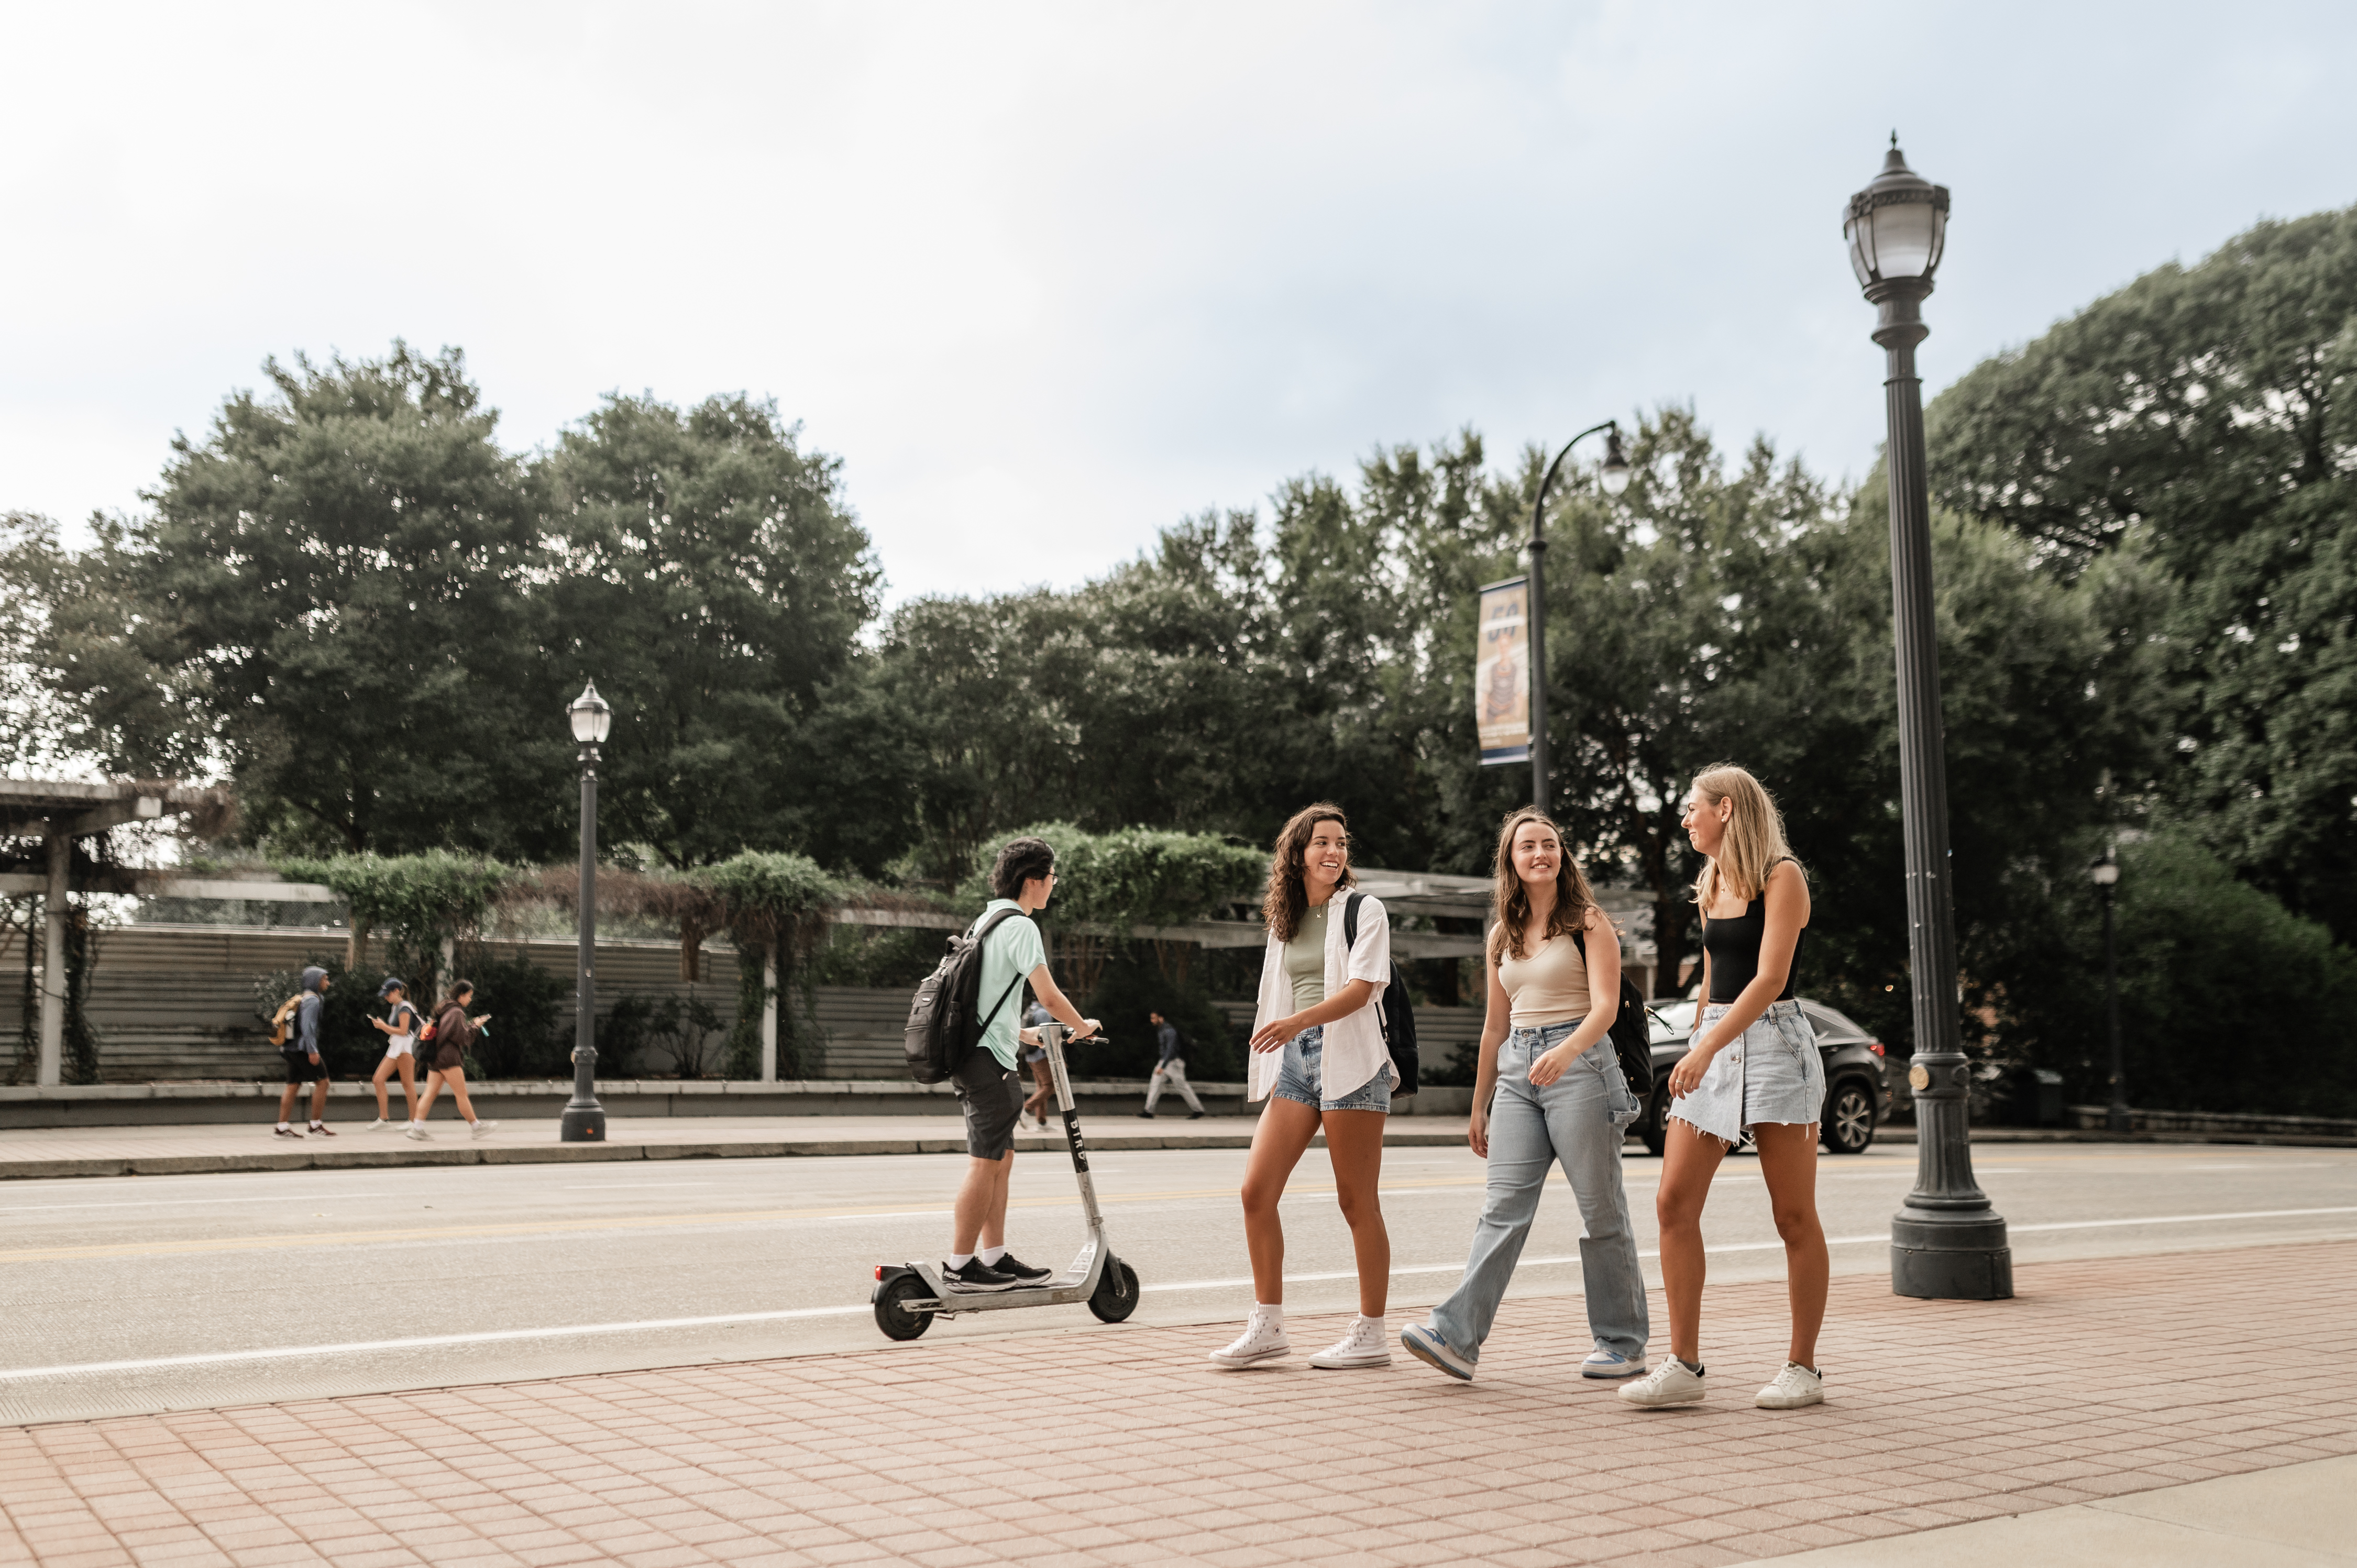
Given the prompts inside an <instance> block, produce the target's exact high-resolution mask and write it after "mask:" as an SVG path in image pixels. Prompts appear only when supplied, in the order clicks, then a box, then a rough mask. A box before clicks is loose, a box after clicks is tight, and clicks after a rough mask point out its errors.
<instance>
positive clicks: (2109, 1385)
mask: <svg viewBox="0 0 2357 1568" xmlns="http://www.w3.org/2000/svg"><path fill="white" fill-rule="evenodd" d="M2018 1275H2019V1284H2020V1288H2021V1291H2022V1295H2021V1297H2020V1298H2019V1299H2018V1300H2016V1301H2013V1302H2010V1303H2000V1304H1986V1305H1976V1304H1965V1303H1927V1302H1913V1301H1906V1300H1901V1299H1900V1298H1897V1297H1894V1296H1892V1295H1890V1294H1889V1291H1888V1288H1887V1285H1886V1284H1885V1283H1884V1282H1882V1281H1881V1280H1879V1279H1876V1278H1870V1277H1869V1278H1849V1279H1842V1278H1836V1279H1835V1281H1834V1287H1833V1311H1832V1316H1831V1317H1830V1319H1829V1328H1828V1332H1827V1335H1826V1337H1825V1343H1824V1352H1823V1356H1824V1361H1825V1364H1826V1367H1827V1370H1828V1372H1829V1373H1830V1380H1829V1386H1830V1387H1831V1389H1832V1391H1833V1394H1834V1402H1832V1403H1831V1404H1829V1405H1826V1406H1824V1407H1823V1408H1820V1409H1817V1410H1813V1411H1801V1412H1782V1413H1770V1412H1763V1411H1757V1410H1754V1409H1752V1408H1751V1407H1750V1404H1749V1399H1748V1396H1749V1393H1750V1391H1752V1390H1753V1389H1754V1388H1756V1387H1757V1386H1758V1385H1759V1384H1760V1382H1762V1381H1764V1380H1766V1378H1767V1376H1768V1374H1769V1373H1770V1372H1771V1371H1772V1370H1773V1369H1775V1368H1776V1367H1777V1366H1778V1365H1779V1364H1780V1363H1781V1354H1780V1352H1781V1348H1782V1343H1783V1301H1782V1294H1783V1293H1782V1289H1781V1286H1780V1285H1777V1284H1773V1283H1768V1284H1744V1285H1731V1286H1728V1287H1727V1288H1725V1289H1723V1290H1719V1291H1717V1292H1715V1293H1714V1294H1712V1295H1711V1296H1710V1297H1709V1299H1708V1302H1707V1304H1706V1310H1707V1311H1708V1313H1709V1314H1710V1316H1709V1318H1708V1320H1707V1321H1706V1350H1707V1356H1708V1359H1709V1361H1710V1363H1711V1366H1712V1368H1713V1370H1714V1384H1715V1387H1716V1389H1717V1392H1716V1394H1715V1396H1714V1401H1713V1402H1712V1403H1710V1404H1708V1405H1706V1406H1703V1407H1701V1408H1698V1409H1692V1408H1690V1409H1686V1410H1682V1411H1671V1412H1637V1411H1632V1410H1630V1409H1628V1408H1626V1407H1625V1406H1623V1405H1622V1404H1621V1403H1620V1402H1619V1401H1618V1400H1617V1399H1615V1398H1614V1397H1613V1394H1612V1391H1611V1389H1610V1387H1609V1385H1604V1384H1594V1383H1583V1382H1582V1381H1581V1380H1579V1379H1578V1378H1577V1377H1576V1376H1567V1375H1566V1374H1567V1372H1568V1371H1569V1369H1571V1367H1572V1366H1573V1364H1574V1361H1575V1359H1576V1356H1577V1354H1579V1353H1582V1352H1584V1351H1585V1349H1586V1348H1587V1347H1586V1344H1585V1340H1584V1337H1583V1336H1581V1335H1578V1334H1577V1333H1576V1332H1574V1333H1571V1334H1568V1335H1566V1333H1565V1332H1563V1330H1564V1329H1565V1327H1566V1312H1567V1311H1568V1312H1573V1313H1576V1312H1577V1301H1576V1300H1573V1299H1567V1298H1556V1299H1545V1300H1529V1301H1516V1302H1510V1303H1509V1304H1508V1305H1507V1307H1506V1309H1505V1311H1504V1313H1503V1314H1502V1315H1501V1318H1500V1322H1499V1327H1498V1331H1497V1334H1496V1336H1495V1337H1493V1338H1492V1340H1491V1347H1490V1351H1489V1354H1488V1356H1487V1357H1486V1358H1485V1359H1484V1362H1483V1369H1484V1370H1483V1375H1482V1377H1481V1379H1480V1380H1479V1381H1477V1382H1475V1383H1472V1384H1469V1385H1466V1384H1458V1383H1455V1382H1452V1381H1449V1380H1446V1379H1444V1378H1442V1377H1440V1376H1439V1375H1438V1374H1437V1373H1435V1372H1432V1371H1431V1370H1429V1369H1426V1368H1425V1367H1423V1366H1422V1365H1420V1364H1418V1363H1415V1362H1413V1361H1409V1360H1407V1359H1405V1358H1403V1359H1402V1360H1401V1361H1400V1363H1399V1364H1398V1365H1396V1366H1394V1367H1393V1368H1392V1369H1388V1370H1385V1371H1373V1372H1318V1371H1312V1370H1310V1369H1308V1367H1307V1366H1305V1365H1303V1364H1302V1359H1303V1358H1302V1351H1303V1350H1304V1349H1305V1348H1316V1347H1317V1346H1318V1345H1319V1344H1322V1343H1323V1342H1324V1339H1325V1338H1326V1337H1330V1336H1331V1335H1332V1334H1334V1333H1335V1332H1338V1331H1339V1329H1340V1320H1337V1319H1326V1320H1309V1319H1304V1320H1300V1321H1298V1322H1297V1323H1296V1324H1295V1325H1294V1338H1295V1343H1296V1347H1297V1355H1296V1358H1295V1359H1294V1362H1293V1364H1292V1365H1290V1366H1280V1367H1277V1368H1272V1369H1263V1370H1257V1371H1251V1372H1244V1373H1222V1372H1218V1371H1215V1370H1213V1369H1211V1368H1210V1367H1208V1366H1207V1365H1206V1364H1205V1363H1204V1362H1203V1360H1202V1359H1201V1358H1202V1354H1203V1352H1204V1350H1205V1349H1206V1348H1210V1347H1211V1345H1212V1344H1213V1343H1214V1342H1216V1341H1217V1340H1218V1339H1220V1338H1221V1337H1222V1334H1221V1333H1220V1332H1219V1331H1215V1330H1210V1329H1205V1328H1201V1327H1193V1328H1132V1329H1120V1328H1103V1327H1091V1328H1086V1329H1081V1330H1077V1331H1072V1332H1059V1333H1054V1334H1047V1335H1039V1336H1028V1337H1016V1338H1003V1337H1002V1338H994V1339H966V1340H963V1341H961V1340H959V1339H957V1338H954V1337H947V1336H944V1335H943V1334H942V1331H941V1330H936V1331H935V1332H936V1336H939V1337H933V1338H929V1339H925V1340H920V1341H918V1342H917V1343H915V1344H913V1345H909V1346H905V1347H898V1348H878V1349H877V1350H876V1351H873V1352H868V1353H862V1354H856V1355H841V1356H824V1357H810V1358H805V1359H793V1360H785V1361H775V1362H767V1363H758V1364H738V1365H731V1366H716V1367H708V1368H688V1369H678V1370H673V1371H663V1372H634V1373H628V1374H620V1375H615V1376H608V1377H592V1378H575V1379H566V1380H557V1381H550V1382H536V1383H521V1384H511V1385H504V1386H492V1387H479V1388H467V1389H453V1390H445V1391H436V1392H431V1393H425V1394H409V1395H379V1396H371V1397H368V1398H361V1399H350V1400H334V1401H323V1402H310V1403H301V1404H289V1405H284V1406H275V1407H270V1406H257V1407H249V1408H244V1409H236V1410H226V1411H219V1412H203V1413H198V1414H189V1415H174V1416H162V1417H140V1418H133V1419H121V1420H109V1421H101V1422H92V1423H71V1424H60V1425H53V1426H41V1427H32V1428H20V1429H16V1430H11V1431H6V1432H0V1477H5V1481H0V1514H5V1520H6V1523H7V1525H8V1526H9V1527H11V1529H12V1530H13V1533H11V1532H9V1531H6V1530H0V1561H6V1562H15V1561H26V1560H27V1559H29V1560H30V1561H34V1562H38V1563H47V1564H54V1565H59V1568H63V1565H66V1564H73V1565H75V1568H81V1565H84V1564H88V1565H91V1568H97V1565H100V1564H112V1563H143V1564H144V1563H159V1564H160V1563H174V1564H183V1563H186V1564H197V1563H234V1564H237V1565H238V1568H258V1565H262V1564H272V1563H321V1562H325V1563H336V1564H339V1565H346V1568H375V1565H377V1564H388V1565H389V1564H400V1563H434V1564H443V1563H453V1564H457V1563H464V1564H484V1565H489V1564H494V1563H500V1564H504V1563H531V1564H555V1563H590V1562H599V1563H602V1562H617V1563H626V1564H631V1565H634V1568H667V1565H670V1564H683V1563H707V1562H719V1563H781V1564H782V1563H796V1564H800V1563H883V1562H895V1563H920V1564H927V1565H934V1568H960V1565H963V1564H979V1563H1001V1562H1005V1563H1026V1564H1030V1565H1032V1568H1067V1565H1079V1564H1100V1563H1103V1564H1113V1563H1169V1562H1190V1563H1221V1564H1230V1565H1232V1568H1253V1565H1256V1564H1262V1563H1289V1562H1308V1561H1316V1562H1324V1563H1386V1564H1388V1563H1399V1564H1407V1563H1459V1562H1469V1561H1479V1562H1482V1563H1500V1564H1508V1565H1515V1568H1519V1565H1522V1564H1540V1563H1682V1564H1696V1565H1701V1564H1716V1563H1736V1562H1739V1561H1742V1560H1745V1559H1749V1558H1755V1557H1761V1556H1772V1555H1776V1554H1779V1553H1783V1552H1796V1551H1800V1550H1803V1549H1804V1548H1808V1547H1813V1546H1820V1545H1830V1544H1835V1543H1838V1542H1842V1541H1855V1540H1860V1539H1867V1538H1872V1537H1877V1536H1887V1535H1894V1534H1900V1533H1903V1532H1906V1531H1910V1530H1924V1529H1930V1528H1933V1527H1936V1526H1941V1525H1946V1524H1952V1523H1954V1522H1956V1521H1959V1520H1974V1519H1981V1518H1986V1517H1990V1516H1994V1515H1999V1514H2014V1513H2022V1512H2028V1511H2031V1510H2035V1509H2043V1508H2050V1507H2054V1506H2056V1505H2059V1504H2064V1503H2071V1502H2077V1501H2083V1500H2085V1499H2089V1498H2104V1497H2111V1496H2116V1495H2120V1494H2123V1493H2128V1492H2136V1491H2143V1490H2147V1489H2149V1488H2154V1487H2165V1486H2170V1485H2173V1484H2176V1483H2179V1482H2183V1481H2189V1480H2197V1479H2201V1478H2204V1477H2213V1476H2222V1475H2229V1474H2233V1473H2237V1472H2242V1471H2247V1470H2254V1469H2260V1468H2265V1467H2268V1466H2280V1465H2288V1464H2292V1463H2296V1462H2298V1461H2300V1460H2306V1459H2315V1458H2323V1457H2328V1456H2332V1455H2348V1454H2352V1453H2357V1348H2352V1337H2351V1336H2350V1334H2349V1332H2348V1326H2349V1323H2350V1321H2351V1308H2350V1305H2349V1304H2350V1302H2351V1300H2352V1295H2353V1294H2357V1243H2347V1242H2341V1243H2323V1244H2318V1245H2312V1246H2303V1247H2292V1248H2282V1249H2273V1250H2268V1251H2256V1250H2249V1251H2223V1252H2210V1253H2193V1254H2177V1255H2166V1256H2158V1257H2141V1258H2133V1259H2115V1260H2102V1261H2095V1262H2069V1263H2040V1264H2027V1265H2023V1266H2021V1267H2020V1268H2019V1270H2018ZM1659 1313H1660V1305H1659V1298H1658V1297H1656V1299H1655V1314H1656V1323H1657V1324H1658V1323H1659V1321H1660V1317H1659ZM1397 1321H1398V1319H1397V1318H1396V1317H1395V1318H1394V1325H1395V1326H1396V1323H1397ZM1305 1342H1307V1343H1306V1346H1305Z"/></svg>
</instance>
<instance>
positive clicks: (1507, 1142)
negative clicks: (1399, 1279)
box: [1430, 1021, 1652, 1361]
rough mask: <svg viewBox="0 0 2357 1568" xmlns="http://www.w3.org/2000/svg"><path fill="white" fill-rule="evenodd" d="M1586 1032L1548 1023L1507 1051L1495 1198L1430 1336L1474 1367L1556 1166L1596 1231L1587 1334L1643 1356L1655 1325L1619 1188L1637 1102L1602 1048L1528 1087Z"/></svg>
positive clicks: (1586, 1262) (1586, 1273) (1584, 1261)
mask: <svg viewBox="0 0 2357 1568" xmlns="http://www.w3.org/2000/svg"><path fill="white" fill-rule="evenodd" d="M1577 1027H1578V1024H1577V1021H1574V1022H1572V1023H1569V1024H1550V1025H1548V1026H1546V1027H1545V1028H1544V1029H1516V1030H1515V1031H1513V1033H1512V1034H1510V1035H1508V1036H1506V1038H1505V1041H1504V1043H1502V1044H1501V1045H1500V1046H1499V1047H1498V1093H1497V1098H1496V1099H1495V1100H1493V1101H1491V1105H1490V1190H1489V1193H1488V1196H1487V1197H1484V1199H1483V1200H1482V1204H1481V1221H1480V1224H1479V1225H1477V1226H1476V1227H1474V1230H1473V1251H1472V1255H1471V1256H1470V1257H1469V1258H1467V1259H1466V1260H1465V1279H1464V1282H1463V1283H1460V1284H1459V1285H1458V1287H1457V1289H1456V1291H1455V1293H1454V1294H1451V1295H1450V1296H1449V1298H1448V1300H1447V1301H1444V1302H1442V1303H1441V1304H1440V1305H1438V1306H1436V1307H1434V1308H1433V1309H1432V1318H1431V1322H1430V1327H1431V1329H1432V1331H1433V1332H1434V1333H1435V1334H1437V1335H1439V1336H1440V1337H1441V1338H1443V1339H1445V1340H1447V1341H1448V1348H1450V1349H1452V1350H1454V1351H1456V1352H1457V1353H1458V1355H1460V1356H1462V1357H1464V1358H1465V1359H1467V1360H1469V1361H1479V1360H1480V1359H1481V1341H1482V1340H1484V1339H1487V1338H1488V1337H1490V1325H1491V1322H1493V1321H1494V1320H1495V1319H1496V1317H1497V1316H1498V1303H1499V1300H1500V1299H1501V1297H1503V1296H1504V1295H1505V1294H1506V1283H1507V1281H1509V1280H1511V1279H1512V1278H1513V1274H1514V1265H1515V1263H1516V1262H1520V1261H1521V1259H1522V1255H1523V1241H1524V1240H1526V1239H1527V1238H1528V1237H1529V1235H1530V1233H1531V1220H1532V1219H1533V1218H1534V1217H1535V1216H1536V1215H1537V1213H1538V1210H1539V1189H1540V1188H1542V1187H1544V1186H1545V1185H1546V1178H1547V1170H1548V1168H1549V1167H1550V1166H1552V1165H1555V1164H1556V1163H1557V1162H1558V1161H1559V1162H1561V1164H1562V1165H1563V1174H1564V1175H1565V1176H1568V1177H1569V1178H1570V1179H1571V1190H1572V1195H1573V1196H1574V1197H1577V1199H1578V1200H1579V1217H1580V1219H1581V1220H1582V1222H1583V1223H1584V1224H1585V1225H1586V1227H1587V1234H1586V1235H1584V1236H1582V1237H1581V1238H1580V1240H1579V1264H1580V1270H1581V1273H1582V1278H1583V1281H1584V1283H1585V1285H1586V1289H1587V1331H1588V1333H1589V1334H1590V1335H1591V1336H1593V1337H1594V1338H1595V1340H1596V1346H1597V1348H1598V1349H1600V1350H1611V1351H1614V1352H1616V1353H1618V1354H1620V1355H1622V1356H1626V1357H1628V1358H1629V1359H1631V1360H1639V1359H1642V1358H1643V1356H1644V1354H1645V1340H1646V1338H1647V1337H1648V1336H1649V1335H1650V1334H1651V1332H1652V1321H1651V1319H1650V1317H1649V1316H1647V1314H1646V1310H1645V1276H1644V1273H1643V1272H1642V1271H1641V1270H1640V1269H1639V1268H1638V1266H1637V1237H1636V1234H1635V1232H1633V1231H1632V1230H1630V1228H1629V1195H1628V1193H1627V1191H1626V1190H1625V1189H1624V1188H1623V1187H1621V1185H1620V1137H1621V1130H1622V1129H1623V1128H1625V1127H1627V1126H1628V1125H1629V1123H1630V1122H1634V1121H1635V1120H1636V1119H1637V1101H1636V1097H1635V1096H1633V1095H1631V1093H1630V1092H1629V1080H1628V1079H1626V1078H1625V1077H1623V1076H1622V1075H1621V1072H1620V1061H1619V1060H1618V1059H1617V1058H1615V1057H1614V1056H1613V1054H1612V1042H1611V1041H1610V1040H1609V1039H1605V1040H1598V1041H1597V1042H1596V1044H1595V1045H1593V1046H1591V1047H1588V1048H1587V1050H1586V1051H1584V1052H1582V1053H1581V1054H1580V1055H1579V1056H1578V1057H1577V1058H1574V1060H1573V1061H1572V1064H1571V1066H1570V1067H1568V1068H1566V1069H1564V1075H1563V1076H1562V1077H1561V1078H1559V1079H1555V1081H1554V1082H1553V1083H1551V1084H1548V1085H1547V1086H1546V1087H1545V1088H1544V1089H1534V1088H1532V1087H1531V1061H1532V1058H1534V1057H1537V1056H1539V1055H1541V1054H1542V1053H1544V1052H1545V1051H1547V1050H1549V1049H1552V1048H1553V1047H1555V1046H1558V1045H1561V1044H1562V1043H1563V1042H1564V1041H1565V1040H1567V1039H1569V1038H1570V1037H1571V1034H1572V1031H1573V1030H1574V1029H1576V1028H1577Z"/></svg>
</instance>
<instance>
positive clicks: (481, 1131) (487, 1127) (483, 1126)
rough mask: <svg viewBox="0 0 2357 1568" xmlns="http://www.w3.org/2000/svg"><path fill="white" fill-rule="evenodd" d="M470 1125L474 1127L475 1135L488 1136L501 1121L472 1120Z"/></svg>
mask: <svg viewBox="0 0 2357 1568" xmlns="http://www.w3.org/2000/svg"><path fill="white" fill-rule="evenodd" d="M498 1125H499V1123H498V1122H468V1126H469V1127H471V1128H473V1129H474V1135H475V1136H476V1137H478V1138H488V1137H490V1135H491V1129H492V1128H494V1127H496V1126H498Z"/></svg>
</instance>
